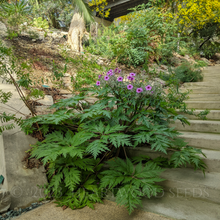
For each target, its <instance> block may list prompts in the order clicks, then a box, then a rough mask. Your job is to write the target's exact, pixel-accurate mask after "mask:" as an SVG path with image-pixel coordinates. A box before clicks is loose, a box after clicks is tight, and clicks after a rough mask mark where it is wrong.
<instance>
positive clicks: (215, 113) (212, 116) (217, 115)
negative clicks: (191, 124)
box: [180, 109, 220, 121]
mask: <svg viewBox="0 0 220 220" xmlns="http://www.w3.org/2000/svg"><path fill="white" fill-rule="evenodd" d="M202 111H204V109H203V110H198V109H196V110H195V111H194V112H195V113H196V114H199V113H200V112H202ZM180 114H182V115H185V116H186V117H187V118H188V119H191V120H200V119H199V118H198V117H196V116H194V115H188V114H185V113H182V112H180ZM206 119H207V120H215V121H219V119H220V110H210V112H209V114H208V115H207V116H206Z"/></svg>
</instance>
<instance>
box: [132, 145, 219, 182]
mask: <svg viewBox="0 0 220 220" xmlns="http://www.w3.org/2000/svg"><path fill="white" fill-rule="evenodd" d="M202 152H203V153H204V154H205V155H206V157H204V156H203V155H201V158H202V159H203V161H204V162H205V164H206V165H207V169H206V172H216V173H219V174H220V151H215V150H204V149H203V150H202ZM128 154H129V155H130V156H141V155H147V156H150V157H151V158H152V159H155V158H157V157H160V156H162V157H165V158H170V157H171V156H172V154H173V152H171V151H169V152H168V153H167V154H164V153H161V152H158V151H152V150H151V149H150V148H148V147H136V148H128ZM187 168H194V167H193V166H192V165H187ZM189 170H190V169H189ZM219 186H220V185H219Z"/></svg>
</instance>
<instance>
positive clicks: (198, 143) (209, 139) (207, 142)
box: [181, 131, 220, 159]
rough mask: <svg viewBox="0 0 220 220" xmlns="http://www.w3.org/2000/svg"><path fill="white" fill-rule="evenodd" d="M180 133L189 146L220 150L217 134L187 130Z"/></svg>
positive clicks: (219, 139)
mask: <svg viewBox="0 0 220 220" xmlns="http://www.w3.org/2000/svg"><path fill="white" fill-rule="evenodd" d="M181 134H182V135H181V137H182V138H184V140H185V141H186V142H188V143H189V145H190V146H193V147H197V148H202V149H207V150H217V151H219V152H220V135H219V134H208V133H197V132H187V131H184V132H183V131H182V132H181ZM217 153H218V152H217ZM219 159H220V157H219Z"/></svg>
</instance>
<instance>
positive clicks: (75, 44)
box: [67, 13, 85, 52]
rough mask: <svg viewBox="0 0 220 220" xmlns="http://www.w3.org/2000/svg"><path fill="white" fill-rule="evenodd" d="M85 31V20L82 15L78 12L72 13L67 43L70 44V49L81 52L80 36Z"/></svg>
mask: <svg viewBox="0 0 220 220" xmlns="http://www.w3.org/2000/svg"><path fill="white" fill-rule="evenodd" d="M84 32H85V22H84V19H83V17H82V16H81V15H80V14H79V13H75V14H74V15H73V18H72V21H71V24H70V29H69V32H68V41H67V43H68V44H69V45H70V46H71V49H72V50H74V51H77V52H82V51H83V47H82V37H83V35H84Z"/></svg>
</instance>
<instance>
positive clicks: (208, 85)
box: [183, 80, 218, 88]
mask: <svg viewBox="0 0 220 220" xmlns="http://www.w3.org/2000/svg"><path fill="white" fill-rule="evenodd" d="M191 86H192V87H210V86H218V82H216V80H215V83H214V84H213V83H212V82H209V81H205V82H204V81H203V82H188V83H184V84H183V88H187V87H191Z"/></svg>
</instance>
